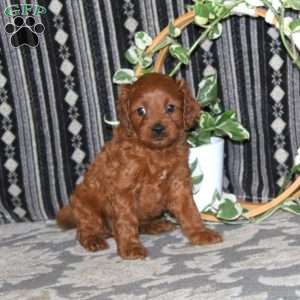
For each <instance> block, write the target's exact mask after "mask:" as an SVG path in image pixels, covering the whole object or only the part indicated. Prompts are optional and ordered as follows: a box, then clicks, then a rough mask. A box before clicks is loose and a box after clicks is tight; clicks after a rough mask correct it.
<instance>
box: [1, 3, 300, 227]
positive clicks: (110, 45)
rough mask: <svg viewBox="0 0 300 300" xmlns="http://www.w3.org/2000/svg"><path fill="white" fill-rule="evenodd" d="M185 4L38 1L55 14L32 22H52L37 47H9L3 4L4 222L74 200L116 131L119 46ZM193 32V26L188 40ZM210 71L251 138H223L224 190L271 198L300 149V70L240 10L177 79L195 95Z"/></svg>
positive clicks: (40, 214) (48, 214)
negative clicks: (112, 123) (77, 187)
mask: <svg viewBox="0 0 300 300" xmlns="http://www.w3.org/2000/svg"><path fill="white" fill-rule="evenodd" d="M28 2H29V1H28ZM190 2H191V0H147V1H143V0H140V1H138V0H114V1H111V0H88V1H86V0H66V1H63V0H51V1H46V0H45V1H38V3H39V4H40V5H43V6H45V7H46V8H47V10H48V11H47V14H45V15H43V16H42V17H38V18H37V19H38V20H39V21H40V22H41V23H43V24H44V26H45V32H44V34H43V35H41V37H40V41H39V46H38V47H36V48H28V47H26V46H23V47H21V48H13V47H12V46H11V45H10V36H9V35H8V34H7V33H6V32H5V31H4V27H5V24H6V23H7V22H9V21H11V20H10V19H9V18H8V17H6V16H4V13H3V11H4V9H5V8H6V7H7V6H9V5H11V4H15V3H17V1H9V0H3V1H0V11H1V16H0V28H1V30H0V223H5V222H17V221H36V220H43V219H48V218H53V217H54V215H55V213H56V211H57V210H58V209H59V207H60V206H62V205H63V204H65V203H67V202H68V198H69V195H70V193H71V191H72V189H73V188H74V185H75V184H76V182H79V181H80V180H81V179H82V176H83V174H84V171H85V168H86V166H87V165H88V163H89V162H90V161H91V160H93V158H94V157H95V154H96V153H97V152H98V151H99V150H100V149H101V146H102V145H103V143H104V141H106V140H108V139H110V137H111V128H109V127H108V126H107V125H105V123H104V117H106V118H107V119H115V118H116V111H115V97H116V94H117V87H116V86H114V85H113V84H112V75H113V73H114V71H115V70H117V69H118V68H120V67H121V66H122V67H126V66H127V63H126V62H125V59H124V56H123V53H124V51H125V50H126V49H127V48H128V47H129V46H130V44H131V43H132V40H133V36H134V33H135V32H137V31H139V30H144V31H146V32H148V33H149V34H150V35H152V36H155V35H156V34H157V33H158V32H159V31H160V30H161V29H162V28H163V27H164V26H166V25H167V24H168V22H169V20H170V19H173V18H174V17H176V16H178V15H181V14H183V13H184V11H185V5H186V4H189V3H190ZM36 3H37V1H36ZM198 34H199V32H198V29H197V28H190V29H189V30H188V31H187V32H185V33H184V34H183V37H182V41H183V43H184V45H185V46H189V45H191V43H192V41H194V40H195V39H196V37H197V36H198ZM211 72H217V73H218V75H219V79H220V97H221V98H222V100H223V103H224V105H225V106H226V108H232V109H234V110H236V111H237V112H238V116H239V117H240V119H241V120H242V122H243V124H244V125H245V126H246V127H247V128H248V129H249V130H250V131H251V137H252V138H251V142H249V143H246V144H244V145H240V144H233V143H227V145H226V159H225V166H226V174H225V188H226V189H228V190H229V191H231V192H234V193H235V194H236V195H238V196H239V197H243V198H247V199H249V200H252V201H267V200H268V199H270V198H271V197H273V196H274V195H275V194H276V192H277V191H278V187H279V186H280V183H281V182H282V177H283V176H284V175H285V174H286V172H287V170H288V168H289V167H290V166H291V165H292V163H293V155H294V154H295V153H296V150H297V147H299V146H300V82H299V71H298V70H296V69H295V68H294V66H293V65H292V62H291V61H290V60H289V59H288V58H287V56H286V54H285V52H284V50H283V47H282V45H281V43H280V37H279V34H278V32H277V31H276V30H275V29H273V28H271V27H269V26H268V25H265V23H264V22H263V21H262V20H250V19H249V18H245V17H243V18H233V19H231V20H230V21H228V22H226V23H225V24H224V34H223V36H222V38H221V39H219V40H218V41H217V42H215V43H211V42H209V41H207V42H206V43H204V44H203V45H202V47H201V48H200V49H199V50H198V51H197V52H196V53H195V55H194V56H193V59H192V63H191V65H190V67H189V68H187V69H186V70H183V72H182V76H184V77H185V78H186V80H187V81H188V83H189V85H190V86H191V88H192V90H193V92H194V93H195V91H196V89H197V84H198V82H199V80H200V79H201V77H202V76H203V74H210V73H211Z"/></svg>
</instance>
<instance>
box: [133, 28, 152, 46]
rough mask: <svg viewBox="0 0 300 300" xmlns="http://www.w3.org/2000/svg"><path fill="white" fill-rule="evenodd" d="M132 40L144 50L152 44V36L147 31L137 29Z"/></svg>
mask: <svg viewBox="0 0 300 300" xmlns="http://www.w3.org/2000/svg"><path fill="white" fill-rule="evenodd" d="M134 42H135V44H136V46H137V47H138V48H139V49H141V50H145V49H146V48H147V47H148V46H150V45H151V44H152V38H151V37H150V36H149V34H148V33H146V32H144V31H139V32H137V33H136V34H135V35H134Z"/></svg>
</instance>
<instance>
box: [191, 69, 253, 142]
mask: <svg viewBox="0 0 300 300" xmlns="http://www.w3.org/2000/svg"><path fill="white" fill-rule="evenodd" d="M197 100H198V101H199V102H200V104H201V106H202V108H203V109H204V110H205V111H204V112H202V114H201V116H200V119H199V122H198V126H197V127H196V128H195V130H194V131H192V132H191V133H190V134H189V138H188V143H189V144H190V145H191V146H192V147H198V146H201V145H203V144H208V143H210V140H211V137H212V136H218V137H228V138H230V139H231V140H233V141H235V142H242V141H244V140H247V139H249V132H248V131H247V130H246V129H245V128H244V127H243V125H242V124H241V123H240V122H239V121H238V120H237V117H236V114H235V112H233V111H225V112H224V111H222V108H221V106H220V103H219V100H218V84H217V75H215V74H214V75H210V76H206V77H204V78H203V79H202V81H201V82H200V84H199V91H198V94H197Z"/></svg>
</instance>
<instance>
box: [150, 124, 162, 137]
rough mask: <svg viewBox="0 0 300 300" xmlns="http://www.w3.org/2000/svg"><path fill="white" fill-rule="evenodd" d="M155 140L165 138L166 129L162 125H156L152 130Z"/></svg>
mask: <svg viewBox="0 0 300 300" xmlns="http://www.w3.org/2000/svg"><path fill="white" fill-rule="evenodd" d="M151 130H152V134H153V137H154V138H159V137H163V136H164V135H165V133H166V127H165V126H164V125H162V124H161V123H156V124H154V125H153V126H152V128H151Z"/></svg>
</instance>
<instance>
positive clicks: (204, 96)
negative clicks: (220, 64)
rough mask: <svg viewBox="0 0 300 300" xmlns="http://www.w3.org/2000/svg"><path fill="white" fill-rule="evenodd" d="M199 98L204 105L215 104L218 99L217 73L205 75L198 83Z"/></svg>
mask: <svg viewBox="0 0 300 300" xmlns="http://www.w3.org/2000/svg"><path fill="white" fill-rule="evenodd" d="M197 100H198V101H199V102H200V104H201V105H202V107H207V106H208V105H214V104H215V103H216V102H217V101H218V83H217V75H216V74H214V75H210V76H206V77H204V78H203V79H202V80H201V81H200V83H199V85H198V93H197Z"/></svg>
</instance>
